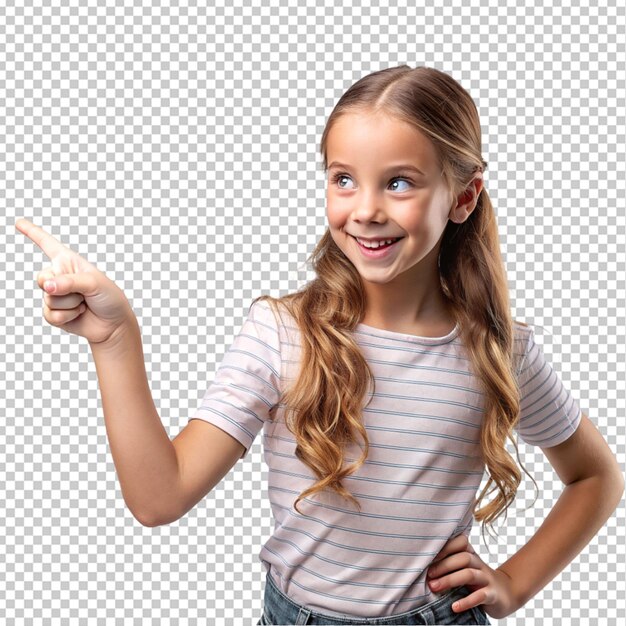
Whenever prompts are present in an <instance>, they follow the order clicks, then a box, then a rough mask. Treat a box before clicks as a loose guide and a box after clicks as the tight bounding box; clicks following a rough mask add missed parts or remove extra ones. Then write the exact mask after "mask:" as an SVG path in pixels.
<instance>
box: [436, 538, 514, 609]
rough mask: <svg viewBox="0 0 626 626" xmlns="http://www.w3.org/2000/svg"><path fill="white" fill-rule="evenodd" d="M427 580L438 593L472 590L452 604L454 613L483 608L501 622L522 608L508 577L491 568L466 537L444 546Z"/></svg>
mask: <svg viewBox="0 0 626 626" xmlns="http://www.w3.org/2000/svg"><path fill="white" fill-rule="evenodd" d="M427 579H428V585H429V587H430V588H431V589H432V590H433V591H435V592H437V593H440V592H441V591H445V590H447V589H451V588H452V587H460V586H461V585H465V586H466V587H467V588H468V589H471V590H472V592H473V593H472V594H470V595H469V596H467V597H465V598H462V599H461V600H459V601H458V602H455V603H454V604H453V605H452V610H453V611H454V612H455V613H460V612H462V611H467V609H470V608H472V607H475V606H478V605H481V606H482V608H483V610H484V611H485V613H487V615H489V616H490V617H493V618H495V619H502V618H504V617H506V616H507V615H511V613H514V612H515V611H516V610H517V609H518V608H520V607H519V605H518V600H517V599H516V596H515V592H514V590H513V581H512V580H511V578H510V577H509V575H508V574H506V573H505V572H503V571H502V570H497V569H496V570H494V569H491V567H489V566H488V565H487V564H486V563H485V562H484V561H483V560H482V559H481V558H480V557H479V556H478V555H477V554H476V552H474V548H472V546H471V545H470V543H469V541H468V539H467V536H466V535H463V534H461V535H457V536H456V537H453V538H452V539H450V540H449V541H448V542H447V543H446V544H445V546H444V547H443V548H442V549H441V551H440V552H439V554H437V556H436V557H435V559H434V560H433V562H432V564H431V565H430V566H429V568H428V573H427ZM457 605H458V606H457Z"/></svg>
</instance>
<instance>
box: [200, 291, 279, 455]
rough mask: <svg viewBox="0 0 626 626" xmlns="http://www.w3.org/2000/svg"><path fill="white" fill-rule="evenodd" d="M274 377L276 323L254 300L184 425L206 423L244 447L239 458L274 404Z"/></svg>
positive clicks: (276, 397)
mask: <svg viewBox="0 0 626 626" xmlns="http://www.w3.org/2000/svg"><path fill="white" fill-rule="evenodd" d="M280 375H281V352H280V335H279V332H278V326H277V322H276V318H275V317H274V313H273V311H272V310H271V308H270V305H269V304H268V303H267V302H266V301H264V300H257V301H256V302H254V303H253V304H252V306H251V307H250V309H249V311H248V317H247V319H246V321H245V322H244V324H243V326H242V328H241V330H240V331H239V334H238V335H237V336H236V337H235V339H234V341H233V343H232V344H231V346H230V348H229V349H228V351H227V352H226V354H225V355H224V358H223V359H222V362H221V364H220V366H219V368H218V369H217V372H216V374H215V378H214V379H213V382H212V383H211V385H210V386H209V388H208V389H207V390H206V392H205V394H204V397H203V399H202V403H201V404H200V406H199V407H198V410H197V411H196V412H195V413H194V414H193V415H192V416H191V417H190V418H189V420H192V419H201V420H204V421H206V422H210V423H211V424H214V425H215V426H217V427H218V428H221V429H222V430H223V431H225V432H226V433H228V434H229V435H231V436H232V437H234V438H235V439H237V441H239V442H240V443H242V444H243V445H244V446H245V447H246V449H245V451H244V453H243V454H242V455H241V458H242V459H243V458H244V457H245V456H246V455H247V454H248V450H249V449H250V447H251V446H252V443H253V442H254V439H255V438H256V436H257V434H258V432H259V431H260V430H261V429H262V428H263V424H264V423H265V422H266V421H267V420H270V419H271V418H270V411H271V409H272V408H273V407H274V406H275V405H276V404H278V402H279V396H280Z"/></svg>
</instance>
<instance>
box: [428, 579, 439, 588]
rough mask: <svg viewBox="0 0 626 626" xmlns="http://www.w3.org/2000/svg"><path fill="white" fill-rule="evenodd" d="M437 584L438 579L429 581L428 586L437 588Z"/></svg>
mask: <svg viewBox="0 0 626 626" xmlns="http://www.w3.org/2000/svg"><path fill="white" fill-rule="evenodd" d="M439 585H440V583H439V581H438V580H432V581H431V582H430V586H431V587H432V588H433V589H438V588H439Z"/></svg>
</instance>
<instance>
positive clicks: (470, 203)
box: [448, 172, 483, 224]
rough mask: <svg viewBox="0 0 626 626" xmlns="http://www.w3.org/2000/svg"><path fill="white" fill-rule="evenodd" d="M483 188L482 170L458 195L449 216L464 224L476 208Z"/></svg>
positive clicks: (454, 220)
mask: <svg viewBox="0 0 626 626" xmlns="http://www.w3.org/2000/svg"><path fill="white" fill-rule="evenodd" d="M482 190H483V175H482V172H476V174H475V176H474V178H473V179H472V180H471V181H470V184H469V185H468V186H467V187H466V188H465V190H464V191H462V192H461V194H459V196H458V197H457V199H456V205H455V206H453V207H452V209H451V210H450V215H449V216H448V217H449V218H450V219H451V220H452V221H453V222H456V223H457V224H462V223H463V222H464V221H465V220H466V219H467V218H468V217H469V216H470V215H471V213H472V211H473V210H474V209H475V208H476V203H477V202H478V196H479V195H480V192H481V191H482Z"/></svg>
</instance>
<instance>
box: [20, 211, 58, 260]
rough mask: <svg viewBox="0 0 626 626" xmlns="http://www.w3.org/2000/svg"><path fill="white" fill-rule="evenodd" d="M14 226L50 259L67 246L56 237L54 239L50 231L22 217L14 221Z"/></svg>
mask: <svg viewBox="0 0 626 626" xmlns="http://www.w3.org/2000/svg"><path fill="white" fill-rule="evenodd" d="M15 227H16V228H17V230H19V231H20V232H21V233H24V235H26V236H27V237H28V238H29V239H30V240H31V241H34V242H35V243H36V244H37V245H38V246H39V247H40V248H41V249H42V250H43V252H44V253H45V254H46V255H47V256H48V257H49V258H51V259H52V258H54V257H55V256H56V255H57V254H58V253H59V252H60V251H61V250H63V249H65V248H66V247H67V246H64V245H63V244H62V243H61V242H60V241H59V240H58V239H55V238H54V237H53V236H52V235H51V234H50V233H47V232H46V231H45V230H44V229H43V228H40V227H39V226H37V225H35V224H33V223H32V222H29V221H28V220H27V219H25V218H23V217H22V218H20V219H19V220H17V222H15Z"/></svg>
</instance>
